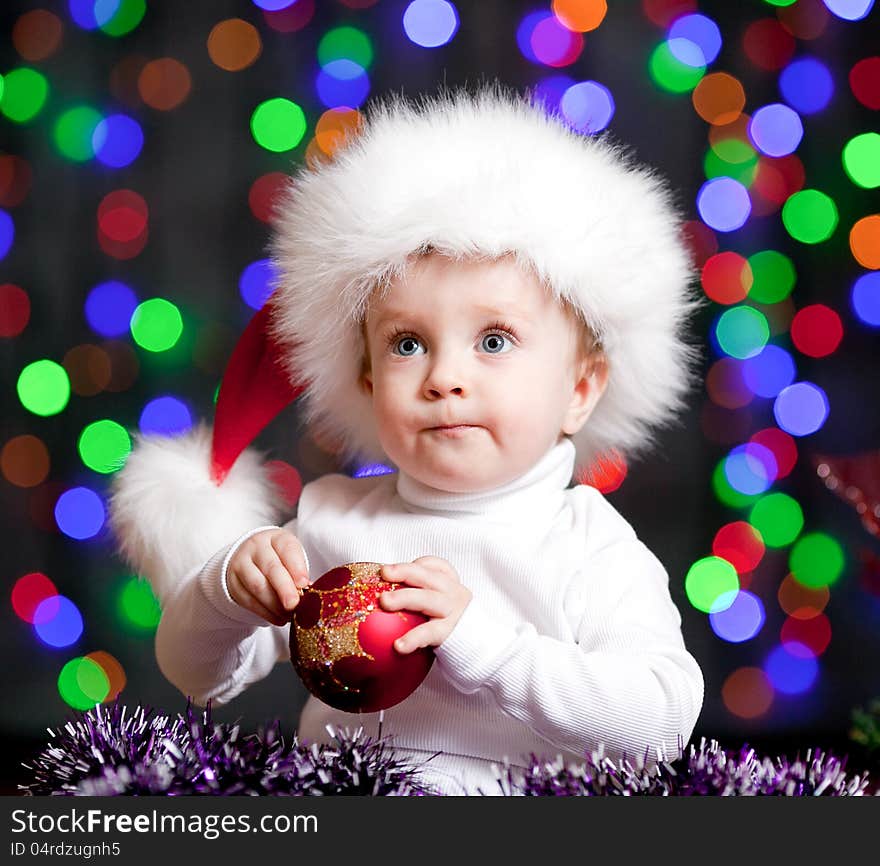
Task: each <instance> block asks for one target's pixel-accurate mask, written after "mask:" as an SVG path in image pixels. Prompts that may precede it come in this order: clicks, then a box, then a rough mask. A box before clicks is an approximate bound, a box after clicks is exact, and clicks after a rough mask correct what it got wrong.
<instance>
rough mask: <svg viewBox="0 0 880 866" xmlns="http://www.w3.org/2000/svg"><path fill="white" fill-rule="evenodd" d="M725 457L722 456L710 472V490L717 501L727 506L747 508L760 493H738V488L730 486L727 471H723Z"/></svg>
mask: <svg viewBox="0 0 880 866" xmlns="http://www.w3.org/2000/svg"><path fill="white" fill-rule="evenodd" d="M725 460H726V458H722V459H721V460H719V461H718V463H717V464H716V466H715V470H714V472H713V473H712V490H713V491H714V492H715V496H717V497H718V501H719V502H722V503H724V505H726V506H727V507H728V508H748V507H749V506H750V505H752V504H754V502H755V501H756V500H757V499H758V497H759V496H760V495H761V494H759V493H751V494H749V493H740V492H739V490H737V489H736V488H734V487H732V486H731V484H730V482H729V481H728V480H727V473H726V472H725V471H724V465H725Z"/></svg>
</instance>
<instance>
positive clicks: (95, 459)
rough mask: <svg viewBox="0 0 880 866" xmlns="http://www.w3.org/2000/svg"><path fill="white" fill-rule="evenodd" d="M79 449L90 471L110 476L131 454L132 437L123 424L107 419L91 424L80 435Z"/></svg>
mask: <svg viewBox="0 0 880 866" xmlns="http://www.w3.org/2000/svg"><path fill="white" fill-rule="evenodd" d="M77 447H78V448H79V456H80V457H81V458H82V462H83V463H85V465H86V466H88V467H89V469H92V470H94V471H95V472H100V473H102V474H104V475H108V474H109V473H111V472H116V470H117V469H121V468H122V466H123V465H124V464H125V460H126V458H127V457H128V455H129V453H130V452H131V437H130V436H129V435H128V431H127V430H126V429H125V428H124V427H123V426H122V425H121V424H117V423H116V422H115V421H111V420H109V419H106V418H105V419H103V420H101V421H95V422H94V423H92V424H89V425H88V427H86V428H85V429H84V430H83V431H82V433H80V436H79V442H78V443H77Z"/></svg>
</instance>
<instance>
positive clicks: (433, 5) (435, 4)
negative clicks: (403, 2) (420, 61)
mask: <svg viewBox="0 0 880 866" xmlns="http://www.w3.org/2000/svg"><path fill="white" fill-rule="evenodd" d="M403 30H404V32H405V33H406V35H407V37H408V38H409V39H410V41H411V42H414V43H415V44H416V45H421V47H422V48H437V47H439V46H440V45H446V43H447V42H449V40H450V39H452V37H453V36H455V34H456V31H457V30H458V11H457V10H456V8H455V6H453V5H452V3H449V2H447V0H413V2H412V3H410V4H409V6H407V7H406V11H405V12H404V13H403Z"/></svg>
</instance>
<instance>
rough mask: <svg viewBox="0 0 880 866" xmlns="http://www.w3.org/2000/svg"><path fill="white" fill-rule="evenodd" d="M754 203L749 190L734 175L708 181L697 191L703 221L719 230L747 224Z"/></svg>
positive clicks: (733, 228)
mask: <svg viewBox="0 0 880 866" xmlns="http://www.w3.org/2000/svg"><path fill="white" fill-rule="evenodd" d="M751 209H752V204H751V199H750V198H749V192H748V190H747V189H746V188H745V187H744V186H743V185H742V184H741V183H739V181H736V180H734V179H733V178H732V177H717V178H713V179H712V180H708V181H706V183H704V184H703V185H702V187H700V191H699V192H698V193H697V210H698V211H699V213H700V217H701V218H702V220H703V222H705V223H706V224H707V225H708V226H710V227H711V228H713V229H715V231H719V232H732V231H735V230H736V229H738V228H740V227H742V226H743V225H745V222H746V220H747V219H748V218H749V214H750V213H751Z"/></svg>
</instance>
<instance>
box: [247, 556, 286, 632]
mask: <svg viewBox="0 0 880 866" xmlns="http://www.w3.org/2000/svg"><path fill="white" fill-rule="evenodd" d="M275 561H276V562H277V559H276V560H275ZM279 565H280V563H279ZM267 566H269V567H271V562H270V563H266V562H265V561H263V562H262V563H261V562H257V561H254V562H249V563H247V564H246V565H245V566H244V567H243V568H242V569H241V571H240V574H239V578H240V584H241V586H242V587H243V588H244V590H245V591H246V593H247V594H248V595H250V596H251V597H252V598H253V599H254V600H255V601H257V602H258V603H259V604H261V605H262V606H263V607H264V608H266V609H267V610H268V611H269V612H270V613H271V614H273V615H274V617H275V618H276V619H278V620H280V622H277V623H276V625H283V624H284V623H285V622H286V621H287V619H289V617H288V616H287V614H286V612H285V610H284V606H283V605H282V603H281V600H280V599H279V597H278V595H277V594H276V592H275V588H274V587H273V586H272V585H271V584H270V583H269V578H268V577H267V576H266V567H267Z"/></svg>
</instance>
